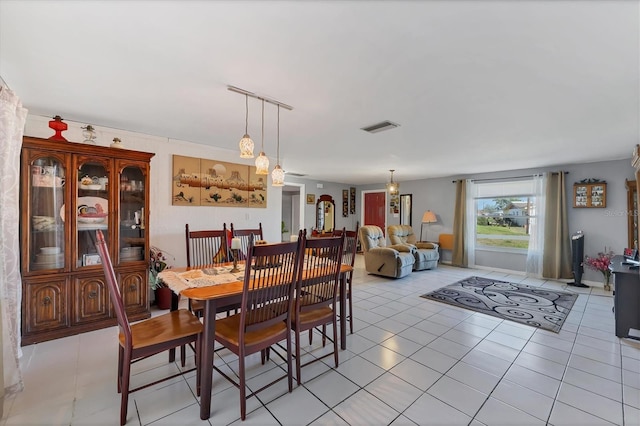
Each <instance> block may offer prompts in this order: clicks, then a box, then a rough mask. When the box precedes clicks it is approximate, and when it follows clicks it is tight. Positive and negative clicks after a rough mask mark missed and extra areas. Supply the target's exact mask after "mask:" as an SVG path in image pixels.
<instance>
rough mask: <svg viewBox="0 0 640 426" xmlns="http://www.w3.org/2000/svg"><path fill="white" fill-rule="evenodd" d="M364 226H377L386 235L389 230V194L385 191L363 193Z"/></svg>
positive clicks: (377, 190)
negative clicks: (387, 207) (387, 206)
mask: <svg viewBox="0 0 640 426" xmlns="http://www.w3.org/2000/svg"><path fill="white" fill-rule="evenodd" d="M361 204H362V218H361V219H362V224H363V225H376V226H379V227H380V228H381V229H382V233H383V234H384V235H386V234H387V233H386V229H387V209H386V208H385V206H386V205H387V192H386V191H385V190H384V189H374V190H370V191H362V203H361Z"/></svg>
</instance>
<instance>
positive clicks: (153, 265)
mask: <svg viewBox="0 0 640 426" xmlns="http://www.w3.org/2000/svg"><path fill="white" fill-rule="evenodd" d="M149 253H150V256H149V286H150V287H151V290H153V291H154V292H155V296H156V304H157V305H158V308H159V309H169V308H171V289H170V288H169V287H167V285H166V284H165V283H164V282H163V281H162V279H161V278H160V277H158V274H159V273H160V272H162V271H164V270H165V269H167V268H171V266H170V265H169V264H168V263H167V256H166V252H163V251H162V250H161V249H159V248H158V247H155V246H151V249H150V250H149Z"/></svg>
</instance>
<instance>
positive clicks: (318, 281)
mask: <svg viewBox="0 0 640 426" xmlns="http://www.w3.org/2000/svg"><path fill="white" fill-rule="evenodd" d="M301 239H302V241H303V243H302V249H303V253H304V255H303V256H302V257H301V260H300V272H299V273H300V279H299V280H298V287H297V289H296V298H295V303H294V308H293V309H294V312H293V315H292V316H291V328H292V330H293V331H294V335H295V348H296V349H295V351H296V353H295V356H294V358H295V361H296V377H297V380H298V385H300V384H301V383H302V377H301V374H300V372H301V369H302V367H304V366H306V365H309V364H311V363H313V362H316V361H318V360H321V359H323V358H326V357H328V356H331V355H332V354H331V353H327V354H325V355H323V356H320V357H317V358H313V359H311V360H310V361H307V362H306V363H304V364H302V362H301V359H300V345H301V343H300V333H301V332H303V331H307V330H310V331H313V329H318V327H320V326H322V329H321V331H320V332H321V334H322V345H323V346H324V345H325V344H326V340H327V339H329V340H330V341H331V342H333V357H334V362H335V365H336V367H338V326H337V323H338V321H337V315H336V307H337V298H338V285H339V283H340V268H341V266H342V251H343V246H344V237H343V236H340V237H329V238H307V237H306V232H303V233H302V237H301ZM302 283H304V287H303V286H302ZM327 324H331V325H332V326H333V336H332V337H329V336H328V335H327V332H326V326H327ZM310 340H311V338H310Z"/></svg>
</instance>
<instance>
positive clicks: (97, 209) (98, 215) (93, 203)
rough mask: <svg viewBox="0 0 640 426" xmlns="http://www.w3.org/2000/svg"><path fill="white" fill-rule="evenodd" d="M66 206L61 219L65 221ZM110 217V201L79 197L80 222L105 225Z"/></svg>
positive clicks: (61, 211)
mask: <svg viewBox="0 0 640 426" xmlns="http://www.w3.org/2000/svg"><path fill="white" fill-rule="evenodd" d="M64 210H65V206H64V204H63V205H62V207H61V208H60V217H61V218H62V221H64V219H65V218H64ZM108 216H109V201H108V200H107V199H105V198H101V197H78V222H79V223H83V224H96V223H103V222H105V221H106V220H107V217H108Z"/></svg>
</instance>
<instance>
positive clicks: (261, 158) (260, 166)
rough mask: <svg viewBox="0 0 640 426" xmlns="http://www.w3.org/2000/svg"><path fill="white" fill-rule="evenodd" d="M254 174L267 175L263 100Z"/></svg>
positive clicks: (267, 160)
mask: <svg viewBox="0 0 640 426" xmlns="http://www.w3.org/2000/svg"><path fill="white" fill-rule="evenodd" d="M256 174H257V175H268V174H269V159H268V158H267V156H266V155H265V153H264V99H263V100H262V150H261V151H260V155H258V158H256Z"/></svg>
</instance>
